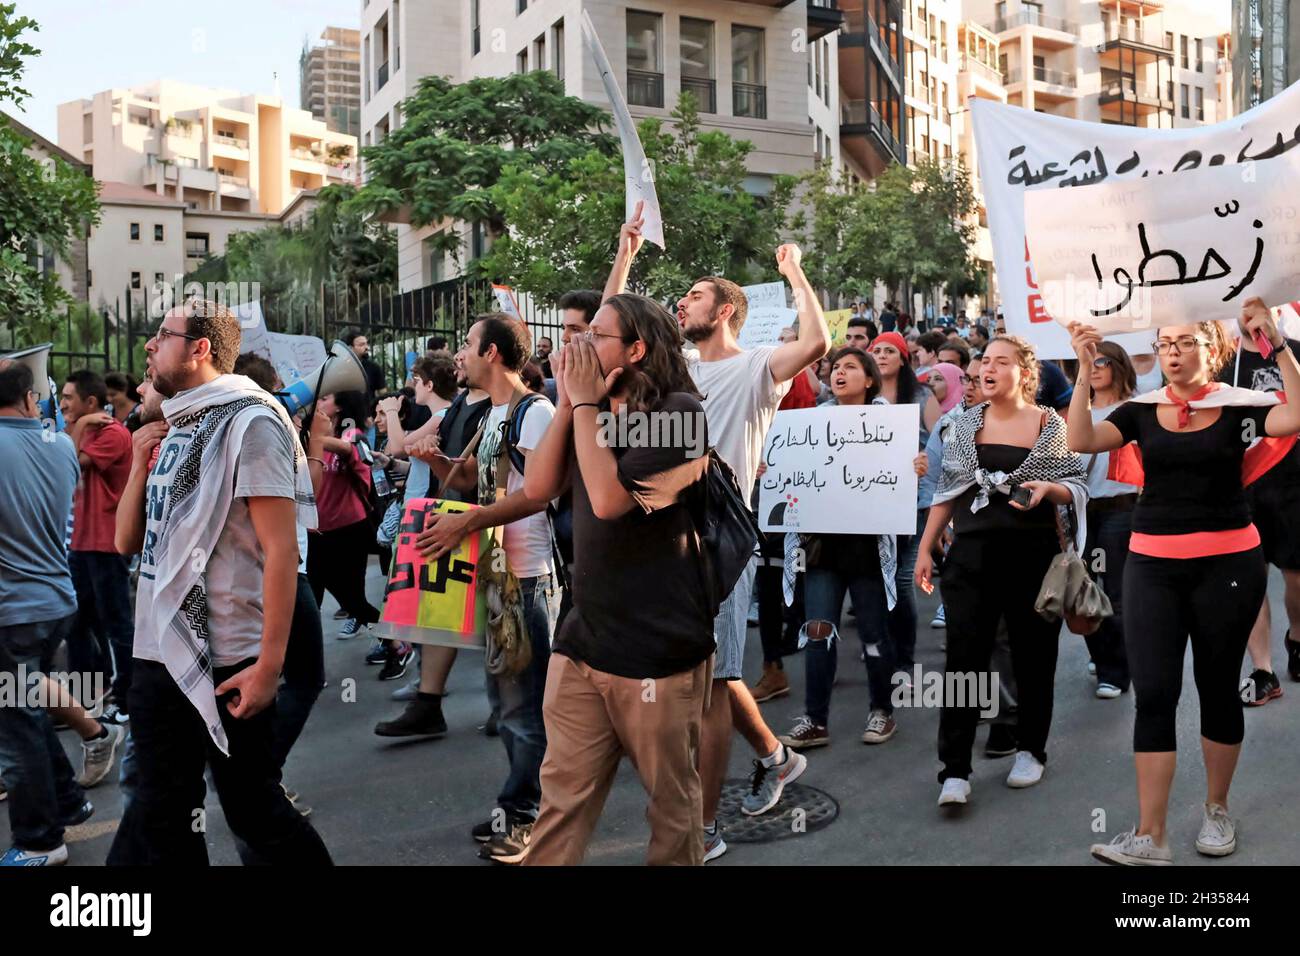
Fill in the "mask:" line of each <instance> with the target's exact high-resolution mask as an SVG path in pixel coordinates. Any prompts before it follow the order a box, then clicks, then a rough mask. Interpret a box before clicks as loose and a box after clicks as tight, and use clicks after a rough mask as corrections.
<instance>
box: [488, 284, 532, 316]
mask: <svg viewBox="0 0 1300 956" xmlns="http://www.w3.org/2000/svg"><path fill="white" fill-rule="evenodd" d="M492 294H493V295H494V296H496V300H497V308H498V309H500V310H501V311H502V312H504V313H505V314H506V315H508V316H510V318H512V319H517V320H518V321H520V322H522V321H523V320H524V317H523V316H522V315H520V314H519V303H518V302H517V301H515V290H514V289H512V288H510V286H508V285H496V284H495V283H493V285H492Z"/></svg>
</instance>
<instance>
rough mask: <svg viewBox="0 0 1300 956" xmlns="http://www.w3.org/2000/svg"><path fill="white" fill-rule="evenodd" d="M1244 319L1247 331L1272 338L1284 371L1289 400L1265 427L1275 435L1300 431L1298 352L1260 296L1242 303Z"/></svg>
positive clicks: (1272, 413)
mask: <svg viewBox="0 0 1300 956" xmlns="http://www.w3.org/2000/svg"><path fill="white" fill-rule="evenodd" d="M1240 323H1241V331H1242V334H1243V335H1246V336H1253V335H1254V334H1255V333H1256V332H1259V333H1261V334H1263V336H1264V337H1265V338H1266V339H1268V341H1269V343H1270V344H1271V345H1272V346H1273V348H1274V350H1275V351H1274V355H1275V356H1276V359H1275V361H1276V362H1277V370H1278V371H1279V372H1281V373H1282V391H1283V392H1284V393H1286V397H1287V402H1286V404H1284V405H1278V406H1277V407H1276V408H1273V409H1271V410H1270V411H1269V413H1268V417H1267V418H1266V419H1264V430H1265V431H1267V432H1268V434H1269V435H1271V436H1272V437H1274V438H1284V437H1285V436H1287V435H1294V434H1296V433H1297V432H1300V365H1297V364H1296V357H1295V353H1294V352H1292V351H1291V350H1290V349H1289V348H1286V347H1285V346H1286V344H1287V341H1286V336H1284V335H1283V334H1282V333H1281V332H1280V331H1278V327H1277V322H1275V321H1274V320H1273V313H1272V312H1270V311H1269V309H1268V306H1266V305H1265V304H1264V300H1263V299H1261V298H1259V297H1258V296H1255V297H1252V298H1250V299H1247V300H1246V302H1245V304H1243V305H1242V307H1241V319H1240Z"/></svg>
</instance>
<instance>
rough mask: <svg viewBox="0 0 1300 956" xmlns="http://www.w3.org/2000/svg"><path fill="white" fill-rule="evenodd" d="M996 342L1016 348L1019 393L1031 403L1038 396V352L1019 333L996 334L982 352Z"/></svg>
mask: <svg viewBox="0 0 1300 956" xmlns="http://www.w3.org/2000/svg"><path fill="white" fill-rule="evenodd" d="M998 342H1006V343H1007V344H1008V345H1010V346H1011V347H1012V348H1014V349H1015V350H1016V362H1017V364H1019V366H1020V394H1021V395H1022V396H1023V397H1024V399H1025V401H1027V402H1028V403H1029V404H1031V405H1033V404H1034V399H1035V398H1037V397H1038V352H1037V351H1035V350H1034V346H1033V345H1032V344H1031V343H1030V342H1029V340H1028V339H1024V338H1021V337H1020V336H1019V335H998V336H995V337H994V338H993V339H992V340H991V341H990V342H989V344H988V345H987V346H985V348H984V354H985V355H987V354H988V350H989V348H991V347H992V346H993V345H995V344H996V343H998Z"/></svg>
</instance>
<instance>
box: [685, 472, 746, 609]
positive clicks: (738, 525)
mask: <svg viewBox="0 0 1300 956" xmlns="http://www.w3.org/2000/svg"><path fill="white" fill-rule="evenodd" d="M700 485H701V487H700V489H699V491H697V492H696V495H695V501H694V503H693V504H694V507H693V508H692V513H691V516H692V518H693V519H694V521H695V530H696V533H697V534H698V535H699V537H700V554H701V555H702V557H703V560H704V581H705V588H706V591H707V596H708V599H709V607H710V608H712V612H713V616H715V617H716V616H717V613H718V610H719V609H720V608H721V607H722V602H723V601H725V600H726V599H727V597H728V596H729V595H730V594H731V592H732V590H733V589H734V588H735V586H736V582H737V581H739V580H740V576H741V574H743V573H744V571H745V568H746V567H747V566H748V565H749V562H750V560H751V559H752V558H753V556H754V551H755V548H756V547H757V546H758V543H759V541H760V540H761V539H762V532H761V531H760V530H759V527H758V521H757V520H755V518H754V513H753V512H752V511H750V510H749V505H748V503H747V502H746V500H745V496H744V495H742V494H741V492H740V484H739V482H737V481H736V473H735V472H733V471H732V470H731V466H730V465H728V464H727V463H726V462H725V461H723V460H722V456H721V455H719V454H718V452H717V449H715V448H710V449H709V467H708V471H707V473H706V474H705V477H704V481H702V482H700Z"/></svg>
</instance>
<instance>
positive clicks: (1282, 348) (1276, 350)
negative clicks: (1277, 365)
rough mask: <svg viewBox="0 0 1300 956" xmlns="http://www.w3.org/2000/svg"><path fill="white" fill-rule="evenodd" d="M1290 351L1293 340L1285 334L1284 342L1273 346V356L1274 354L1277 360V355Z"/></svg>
mask: <svg viewBox="0 0 1300 956" xmlns="http://www.w3.org/2000/svg"><path fill="white" fill-rule="evenodd" d="M1290 351H1291V340H1290V339H1288V338H1287V337H1286V336H1285V335H1284V336H1282V344H1281V345H1275V346H1273V356H1274V358H1273V361H1274V362H1276V361H1277V356H1279V355H1281V354H1282V353H1283V352H1290ZM1293 354H1294V353H1293Z"/></svg>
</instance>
